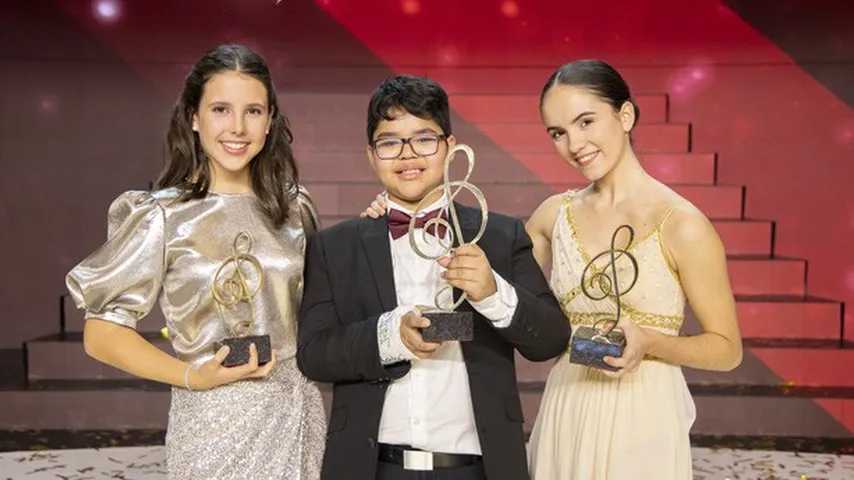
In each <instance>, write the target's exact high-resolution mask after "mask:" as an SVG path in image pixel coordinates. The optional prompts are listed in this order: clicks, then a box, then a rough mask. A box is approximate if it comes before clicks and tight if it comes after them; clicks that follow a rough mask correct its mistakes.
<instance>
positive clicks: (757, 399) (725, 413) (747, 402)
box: [520, 386, 854, 438]
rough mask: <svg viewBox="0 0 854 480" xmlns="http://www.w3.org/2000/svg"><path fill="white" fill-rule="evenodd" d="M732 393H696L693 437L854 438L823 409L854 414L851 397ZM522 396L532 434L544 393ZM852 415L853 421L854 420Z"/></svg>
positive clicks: (527, 422)
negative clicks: (823, 397) (695, 417)
mask: <svg viewBox="0 0 854 480" xmlns="http://www.w3.org/2000/svg"><path fill="white" fill-rule="evenodd" d="M732 390H733V392H734V393H732V394H729V395H727V394H723V393H720V394H713V395H705V394H698V393H693V397H694V404H695V405H696V408H697V420H696V421H695V423H694V425H693V427H692V428H691V434H692V435H744V436H758V435H765V436H784V437H813V438H814V437H824V438H847V437H850V435H851V432H850V430H849V429H848V428H846V427H845V424H844V423H841V422H840V421H838V418H835V417H834V416H831V415H830V414H828V413H827V412H826V411H825V410H824V408H822V407H823V406H824V405H827V406H828V407H829V408H830V409H833V410H834V411H846V412H854V398H852V397H851V396H850V395H851V394H850V393H849V394H848V395H849V396H848V397H846V398H828V399H812V398H804V397H791V396H785V395H774V396H744V395H741V394H739V393H738V390H739V389H738V387H737V386H734V387H733V388H732ZM520 396H521V399H522V411H523V413H524V417H525V431H526V432H530V431H531V429H532V428H533V425H534V420H535V419H536V416H537V411H538V409H539V405H540V398H541V396H542V390H541V389H539V388H538V389H534V390H522V391H521V392H520ZM819 403H821V405H819ZM848 415H849V418H850V417H851V416H854V415H852V414H848ZM849 425H850V423H849Z"/></svg>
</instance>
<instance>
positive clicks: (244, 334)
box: [211, 231, 271, 367]
mask: <svg viewBox="0 0 854 480" xmlns="http://www.w3.org/2000/svg"><path fill="white" fill-rule="evenodd" d="M252 244H253V240H252V235H250V234H249V232H245V231H244V232H240V233H239V234H237V237H235V239H234V244H233V247H232V252H233V255H232V256H231V257H229V258H227V259H226V260H225V261H224V262H223V263H222V265H220V267H219V268H218V269H217V271H216V274H215V275H214V279H213V284H212V285H211V293H212V294H213V298H214V303H216V308H217V313H218V314H219V317H220V319H221V320H222V321H223V323H224V324H225V325H226V328H227V329H228V331H229V333H230V335H232V336H231V337H229V338H225V339H223V340H222V341H221V342H215V343H214V348H215V349H216V350H219V349H220V348H221V347H222V346H224V345H227V346H228V347H229V352H228V356H226V357H225V360H223V362H222V365H223V366H225V367H234V366H237V365H243V364H244V363H249V345H250V344H253V343H254V344H255V349H256V351H257V353H258V365H263V364H265V363H267V362H269V361H270V359H271V353H270V352H271V348H270V336H269V335H250V333H251V332H252V327H253V326H254V324H255V307H254V306H253V299H254V298H255V295H257V294H258V292H259V291H260V290H261V286H262V285H263V284H264V271H263V269H262V268H261V262H259V261H258V259H257V258H256V257H255V256H254V255H252ZM244 268H248V272H247V271H244ZM249 272H251V273H249ZM252 281H254V282H255V285H254V287H253V286H252V285H250V282H252ZM244 303H245V304H248V305H249V319H246V318H244V319H241V320H238V321H237V322H229V321H228V320H226V316H227V314H232V315H237V312H236V311H237V309H238V307H239V306H240V305H241V304H244Z"/></svg>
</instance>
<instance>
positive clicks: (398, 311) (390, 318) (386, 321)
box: [377, 305, 418, 365]
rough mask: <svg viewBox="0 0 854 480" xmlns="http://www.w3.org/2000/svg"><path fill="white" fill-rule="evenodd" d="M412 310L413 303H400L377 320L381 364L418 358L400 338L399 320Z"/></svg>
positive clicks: (413, 307) (413, 308)
mask: <svg viewBox="0 0 854 480" xmlns="http://www.w3.org/2000/svg"><path fill="white" fill-rule="evenodd" d="M413 310H415V306H414V305H401V306H399V307H397V308H395V309H394V310H392V311H390V312H385V313H383V314H382V315H380V318H379V320H377V344H378V346H379V352H380V362H382V364H383V365H391V364H393V363H397V362H402V361H406V360H415V359H416V358H418V357H416V356H415V355H414V354H413V353H412V352H410V351H409V349H408V348H406V345H404V344H403V340H401V338H400V321H401V319H402V318H403V316H404V315H406V314H407V313H409V312H411V311H413Z"/></svg>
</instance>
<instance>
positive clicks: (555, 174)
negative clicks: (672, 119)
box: [514, 151, 716, 185]
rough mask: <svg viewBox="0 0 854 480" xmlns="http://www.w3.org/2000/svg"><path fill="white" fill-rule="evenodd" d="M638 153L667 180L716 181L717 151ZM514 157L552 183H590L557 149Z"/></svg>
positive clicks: (651, 169)
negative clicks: (568, 163) (561, 156)
mask: <svg viewBox="0 0 854 480" xmlns="http://www.w3.org/2000/svg"><path fill="white" fill-rule="evenodd" d="M638 156H639V157H640V161H641V164H642V165H643V166H644V169H646V171H647V172H649V174H650V175H652V176H653V177H655V178H657V179H658V180H660V181H662V182H664V183H667V184H705V185H711V184H714V183H715V168H716V156H715V154H714V153H640V154H638ZM514 158H516V159H517V160H519V162H520V163H522V164H523V165H525V166H526V167H528V168H529V169H530V170H531V171H534V172H538V173H539V176H540V178H547V179H548V181H549V182H550V183H577V184H585V183H587V180H586V179H585V178H584V177H583V176H582V175H581V174H580V173H579V172H578V170H576V169H575V168H572V167H570V166H569V165H567V164H566V162H565V161H564V160H563V159H562V158H560V157H559V156H558V155H557V153H555V152H554V151H552V152H547V153H536V152H534V153H531V152H525V153H516V154H514Z"/></svg>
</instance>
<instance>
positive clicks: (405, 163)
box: [366, 109, 456, 209]
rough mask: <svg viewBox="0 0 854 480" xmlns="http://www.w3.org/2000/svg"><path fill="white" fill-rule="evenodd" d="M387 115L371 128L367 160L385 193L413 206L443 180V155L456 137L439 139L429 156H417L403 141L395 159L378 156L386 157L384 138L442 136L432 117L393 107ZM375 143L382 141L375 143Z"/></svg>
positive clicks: (407, 205)
mask: <svg viewBox="0 0 854 480" xmlns="http://www.w3.org/2000/svg"><path fill="white" fill-rule="evenodd" d="M389 116H390V117H392V119H391V120H385V119H383V120H381V121H380V122H379V123H378V124H377V128H376V129H375V130H374V134H373V138H372V145H368V146H367V148H366V153H367V156H368V162H370V164H371V168H373V169H374V172H376V174H377V178H378V179H379V180H380V182H381V183H382V184H383V186H384V187H385V189H386V191H387V192H388V196H389V199H390V200H392V201H394V202H395V203H398V204H400V205H401V206H404V207H408V208H412V209H414V208H415V207H416V206H417V205H418V202H420V201H421V200H422V199H423V198H424V196H425V195H427V194H428V193H430V191H431V190H433V189H434V188H436V186H438V185H440V184H441V183H442V181H443V178H444V161H445V156H446V155H447V153H448V149H449V148H453V147H454V145H455V143H456V140H455V139H454V136H453V135H450V136H448V137H447V138H444V137H442V138H439V142H438V148H437V150H436V153H434V154H432V155H418V154H417V153H416V152H415V151H414V150H413V147H412V145H411V144H410V143H406V144H404V145H403V150H402V151H401V152H400V155H399V156H397V158H394V159H383V158H380V156H386V155H383V154H382V152H381V151H380V149H381V148H383V147H382V142H383V141H385V140H392V139H409V140H410V141H411V142H417V141H419V139H422V141H423V139H425V138H426V139H427V141H429V137H431V136H440V137H441V136H442V135H444V132H443V131H442V129H441V128H440V127H439V125H438V124H437V123H436V122H434V121H433V120H427V119H423V118H420V117H416V116H414V115H412V114H411V113H409V112H406V111H405V110H400V109H394V110H392V111H391V112H390V115H389ZM377 142H381V143H380V144H379V145H378V144H377ZM418 148H421V147H417V149H418ZM439 194H441V193H439ZM437 198H438V196H437Z"/></svg>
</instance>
